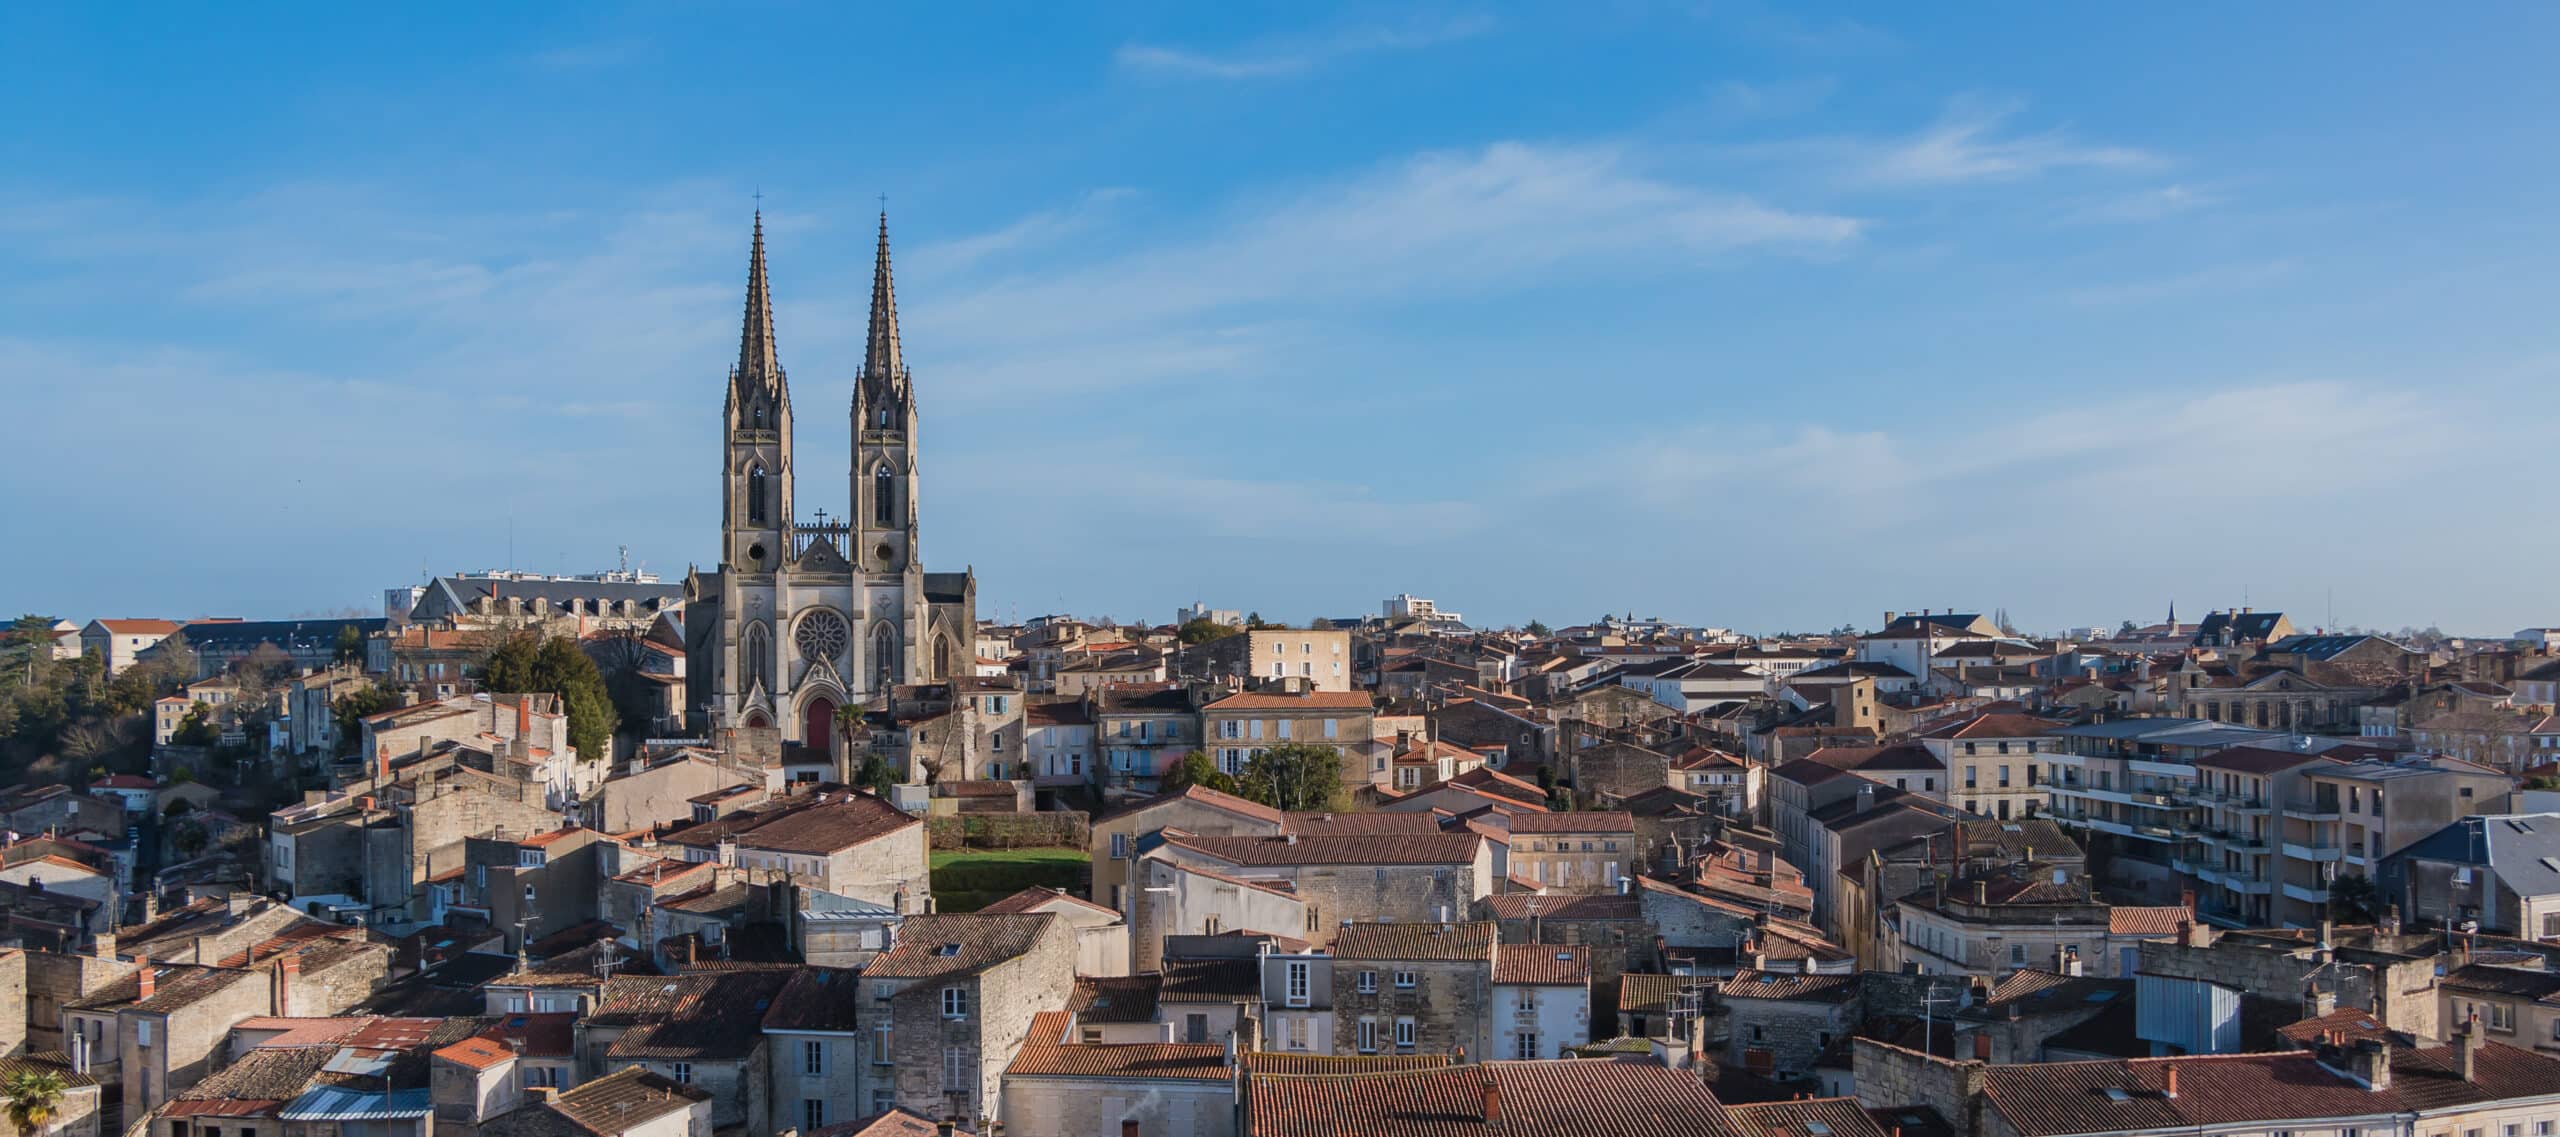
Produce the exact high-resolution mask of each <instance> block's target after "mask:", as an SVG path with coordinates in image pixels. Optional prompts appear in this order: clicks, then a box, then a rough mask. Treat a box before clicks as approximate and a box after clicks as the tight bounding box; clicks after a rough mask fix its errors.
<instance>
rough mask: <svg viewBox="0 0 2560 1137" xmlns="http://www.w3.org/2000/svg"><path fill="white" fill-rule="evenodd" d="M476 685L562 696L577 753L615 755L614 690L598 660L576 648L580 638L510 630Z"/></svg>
mask: <svg viewBox="0 0 2560 1137" xmlns="http://www.w3.org/2000/svg"><path fill="white" fill-rule="evenodd" d="M480 685H481V686H482V687H484V688H486V689H487V690H489V691H491V692H493V693H496V694H502V695H515V694H524V693H528V692H532V693H542V694H552V695H558V696H560V702H561V705H562V706H563V707H564V708H565V709H566V710H567V711H568V713H569V745H571V746H574V747H576V748H577V749H578V755H579V757H581V758H590V759H595V758H602V759H610V758H612V757H613V732H614V728H615V727H616V726H618V725H619V724H620V720H619V719H618V718H617V717H616V716H615V714H614V710H613V696H612V695H611V694H609V693H608V692H607V691H606V690H605V685H604V676H603V675H602V674H601V673H599V672H598V671H597V670H596V661H594V660H592V659H589V658H587V653H585V652H583V651H580V650H578V641H576V640H573V639H570V638H569V637H567V636H552V637H550V638H549V639H545V638H543V637H542V636H540V635H538V634H536V633H533V632H520V633H518V634H516V635H513V636H509V637H507V638H506V639H505V640H504V641H502V642H500V643H499V644H498V647H497V649H496V650H494V651H492V652H490V653H489V662H488V664H487V665H486V666H485V667H484V668H483V669H482V672H481V677H480Z"/></svg>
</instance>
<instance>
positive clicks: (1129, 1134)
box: [1120, 1117, 1138, 1137]
mask: <svg viewBox="0 0 2560 1137" xmlns="http://www.w3.org/2000/svg"><path fill="white" fill-rule="evenodd" d="M1120 1137H1138V1119H1137V1118H1134V1117H1124V1118H1121V1119H1120Z"/></svg>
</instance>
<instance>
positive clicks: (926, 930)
mask: <svg viewBox="0 0 2560 1137" xmlns="http://www.w3.org/2000/svg"><path fill="white" fill-rule="evenodd" d="M1057 919H1058V917H1057V916H1056V915H1053V914H1051V913H1047V912H1031V913H1016V914H998V915H986V914H983V913H976V912H943V913H934V914H929V915H922V916H909V917H907V919H906V921H905V922H904V923H902V924H900V925H899V926H898V944H897V946H896V947H893V948H890V949H889V950H888V951H885V952H882V953H880V955H879V956H878V957H877V958H875V959H873V960H872V961H871V964H870V966H869V967H867V968H865V969H864V972H863V973H864V974H866V975H870V976H875V977H878V978H883V979H921V978H929V977H936V976H946V975H966V974H970V973H973V972H978V971H984V970H986V969H987V968H990V967H994V966H996V965H997V964H1000V963H1004V962H1006V961H1008V960H1013V959H1018V958H1021V957H1022V956H1024V955H1026V954H1029V953H1030V951H1031V949H1032V948H1034V947H1036V946H1038V945H1039V943H1040V937H1041V936H1042V935H1044V934H1046V933H1047V932H1048V930H1049V927H1050V925H1051V924H1053V923H1054V922H1056V921H1057Z"/></svg>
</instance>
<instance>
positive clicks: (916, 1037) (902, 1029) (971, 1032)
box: [875, 920, 1076, 1117]
mask: <svg viewBox="0 0 2560 1137" xmlns="http://www.w3.org/2000/svg"><path fill="white" fill-rule="evenodd" d="M1075 957H1076V946H1075V935H1074V932H1073V930H1072V929H1070V928H1069V927H1068V926H1067V924H1066V921H1064V920H1051V921H1049V928H1048V931H1046V932H1044V933H1043V934H1042V935H1041V937H1040V939H1039V940H1038V942H1037V943H1035V944H1034V945H1033V947H1032V949H1031V950H1030V951H1027V952H1025V953H1023V954H1022V955H1021V956H1019V957H1016V958H1014V959H1011V960H1008V961H1006V962H1004V963H1000V964H997V965H995V966H994V967H990V968H988V969H986V970H985V971H981V972H978V973H976V974H973V975H961V976H953V977H949V978H939V977H937V978H926V979H918V980H914V981H912V982H911V983H909V984H908V985H907V986H906V987H905V988H903V989H901V990H900V991H898V992H897V993H896V995H895V996H894V997H892V998H891V1000H890V1004H889V1014H890V1024H891V1025H890V1029H891V1031H892V1034H893V1043H892V1044H893V1045H894V1046H895V1048H896V1054H897V1074H896V1079H897V1080H896V1084H897V1099H898V1104H899V1105H901V1106H904V1107H906V1108H908V1109H912V1110H914V1111H916V1112H918V1113H921V1114H924V1115H925V1116H927V1117H943V1116H948V1115H950V1114H952V1113H955V1112H956V1113H958V1114H959V1115H960V1116H963V1117H974V1116H976V1115H977V1114H978V1113H980V1112H981V1111H984V1112H986V1113H989V1114H994V1113H996V1112H997V1111H998V1110H999V1109H1001V1108H1002V1096H1001V1095H1002V1093H1003V1088H1004V1085H1003V1079H1004V1070H1005V1067H1007V1066H1010V1065H1012V1064H1013V1056H1014V1055H1015V1054H1016V1053H1017V1052H1019V1051H1020V1050H1021V1049H1022V1040H1023V1039H1024V1038H1025V1037H1026V1036H1028V1035H1029V1034H1030V1030H1031V1016H1033V1015H1035V1014H1038V1013H1040V1012H1042V1011H1051V1010H1059V1009H1063V1008H1064V1007H1065V1005H1066V998H1067V994H1068V992H1070V991H1071V990H1073V989H1074V987H1075ZM946 987H959V988H962V989H964V990H966V991H968V993H969V1014H968V1015H967V1016H966V1017H964V1018H958V1019H946V1018H944V1017H943V1015H942V991H943V989H944V988H946ZM875 1005H876V1004H875ZM951 1047H958V1048H960V1049H962V1050H963V1051H965V1052H966V1053H967V1055H968V1059H967V1061H968V1063H969V1066H968V1076H967V1078H966V1081H967V1083H968V1084H967V1085H966V1086H965V1087H960V1089H961V1093H960V1094H958V1095H954V1094H952V1093H950V1092H948V1090H950V1089H951V1087H946V1086H945V1085H944V1084H943V1083H944V1077H943V1073H944V1071H943V1054H944V1051H945V1050H946V1049H948V1048H951Z"/></svg>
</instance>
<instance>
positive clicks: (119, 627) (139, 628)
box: [98, 619, 178, 636]
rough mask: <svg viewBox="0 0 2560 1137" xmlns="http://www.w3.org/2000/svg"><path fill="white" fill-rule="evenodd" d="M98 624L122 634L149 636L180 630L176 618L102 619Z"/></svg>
mask: <svg viewBox="0 0 2560 1137" xmlns="http://www.w3.org/2000/svg"><path fill="white" fill-rule="evenodd" d="M98 624H99V625H100V626H101V627H104V628H105V629H107V630H108V631H110V632H114V633H115V634H117V635H120V636H147V635H151V634H153V633H158V634H160V635H164V636H165V635H168V634H169V633H171V632H174V631H177V630H178V622H177V621H175V620H152V619H128V620H100V621H98Z"/></svg>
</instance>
